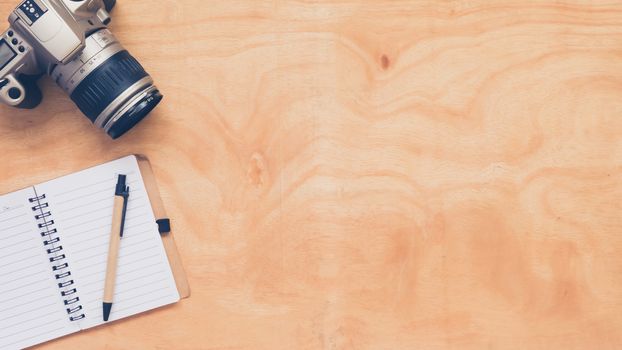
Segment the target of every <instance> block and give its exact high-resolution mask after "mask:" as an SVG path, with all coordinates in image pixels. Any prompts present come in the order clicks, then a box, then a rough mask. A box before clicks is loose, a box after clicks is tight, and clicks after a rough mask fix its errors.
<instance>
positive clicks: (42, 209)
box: [28, 191, 85, 321]
mask: <svg viewBox="0 0 622 350" xmlns="http://www.w3.org/2000/svg"><path fill="white" fill-rule="evenodd" d="M35 196H36V197H34V198H29V199H28V201H29V202H30V203H33V204H34V206H33V207H32V211H33V212H35V213H36V214H35V219H36V220H37V225H38V226H39V228H40V229H41V237H42V238H43V246H44V247H45V250H46V252H47V254H48V257H49V259H50V263H52V271H53V272H54V277H55V278H56V280H57V285H58V288H59V290H60V294H61V297H62V299H63V303H64V304H65V306H66V310H67V314H68V315H69V320H70V321H78V320H81V319H83V318H84V317H85V314H84V313H81V312H80V311H81V310H82V305H80V303H79V302H80V298H79V297H78V296H76V293H77V292H78V291H77V289H76V288H75V286H74V280H73V279H72V278H71V271H70V270H69V264H68V263H67V262H66V261H65V258H66V256H65V254H64V253H63V246H62V245H61V244H60V237H58V236H57V235H56V234H57V233H58V231H57V229H56V228H55V227H54V220H53V219H52V212H50V211H49V209H47V208H48V207H49V204H48V202H46V201H45V194H42V195H38V194H37V192H36V191H35Z"/></svg>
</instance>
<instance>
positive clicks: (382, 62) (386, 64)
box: [380, 55, 391, 70]
mask: <svg viewBox="0 0 622 350" xmlns="http://www.w3.org/2000/svg"><path fill="white" fill-rule="evenodd" d="M380 65H381V66H382V69H384V70H387V69H389V66H390V65H391V61H390V60H389V57H387V55H382V56H381V57H380Z"/></svg>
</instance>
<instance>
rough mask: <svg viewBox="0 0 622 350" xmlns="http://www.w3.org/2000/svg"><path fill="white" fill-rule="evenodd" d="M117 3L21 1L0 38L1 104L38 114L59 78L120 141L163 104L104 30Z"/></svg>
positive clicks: (102, 0) (144, 74) (89, 114)
mask: <svg viewBox="0 0 622 350" xmlns="http://www.w3.org/2000/svg"><path fill="white" fill-rule="evenodd" d="M115 2H116V0H24V1H23V2H22V3H21V4H20V5H19V6H18V7H17V8H16V9H15V10H14V11H13V12H12V13H11V15H10V16H9V24H10V27H9V29H7V30H6V31H5V32H4V33H3V34H2V35H0V101H2V102H3V103H5V104H7V105H9V106H13V107H17V108H28V109H30V108H34V107H36V106H37V105H38V104H39V103H40V102H41V99H42V95H41V90H40V89H39V87H38V86H37V80H38V79H39V78H40V77H41V76H42V75H44V74H47V75H49V76H50V77H52V79H54V81H55V82H56V84H58V85H59V86H60V87H61V88H62V89H63V90H65V92H66V93H67V94H68V95H69V96H70V98H71V100H72V101H73V102H74V103H75V104H76V105H77V106H78V108H79V109H80V110H81V111H82V113H84V115H86V117H87V118H89V119H90V120H91V122H93V123H94V124H95V125H96V126H98V127H100V128H102V129H104V131H106V133H108V135H110V137H112V138H113V139H116V138H117V137H119V136H121V135H123V134H124V133H125V132H126V131H128V130H129V129H131V128H132V127H134V126H135V125H136V124H137V123H138V122H140V121H141V120H142V119H143V118H145V117H146V116H147V114H149V112H151V110H153V108H155V106H156V105H157V104H158V103H159V102H160V101H161V100H162V94H160V92H159V91H158V89H157V88H156V87H155V85H154V84H153V79H152V78H151V76H149V74H147V72H145V70H144V69H143V67H142V66H141V65H140V63H138V61H137V60H136V59H135V58H134V57H132V55H130V53H129V52H128V51H127V50H125V49H124V48H123V46H121V44H120V43H119V41H117V39H116V38H115V37H114V36H113V35H112V33H111V32H110V30H108V29H107V27H106V26H107V25H108V23H110V14H109V13H110V11H111V10H112V8H113V7H114V5H115Z"/></svg>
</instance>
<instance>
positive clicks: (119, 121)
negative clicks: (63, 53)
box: [51, 29, 162, 139]
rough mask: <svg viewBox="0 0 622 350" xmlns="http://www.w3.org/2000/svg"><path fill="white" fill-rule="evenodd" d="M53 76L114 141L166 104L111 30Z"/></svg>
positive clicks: (90, 41)
mask: <svg viewBox="0 0 622 350" xmlns="http://www.w3.org/2000/svg"><path fill="white" fill-rule="evenodd" d="M102 44H105V45H102ZM51 75H52V77H53V78H54V79H55V80H56V82H57V84H58V85H60V86H61V87H62V88H64V89H65V91H66V92H67V93H68V94H69V96H70V97H71V99H72V100H73V101H74V102H75V104H76V105H77V106H78V108H79V109H80V110H81V111H82V113H84V115H86V116H87V117H88V118H89V119H90V120H91V121H92V122H93V123H94V124H95V125H96V126H98V127H100V128H102V129H104V131H106V132H107V133H108V135H110V137H112V138H113V139H116V138H118V137H120V136H122V135H123V134H125V133H126V132H127V131H128V130H130V129H131V128H133V127H134V126H135V125H136V124H138V123H139V122H140V121H141V120H143V119H144V118H145V117H146V116H147V115H148V114H149V112H151V111H152V110H153V109H154V108H155V107H156V105H157V104H158V103H159V102H160V101H161V100H162V94H160V92H159V91H158V89H157V88H156V87H155V86H154V85H153V80H152V79H151V77H150V76H149V74H147V72H146V71H145V69H144V68H143V67H142V66H141V65H140V63H139V62H138V61H137V60H136V59H135V58H134V57H133V56H132V55H131V54H130V53H129V52H128V51H127V50H125V49H124V48H123V47H122V46H121V44H119V42H118V41H117V40H116V39H115V38H114V36H112V34H111V33H110V31H108V30H107V29H104V30H101V31H99V32H96V33H94V34H93V35H91V36H89V37H87V39H86V46H85V48H84V50H83V52H82V54H81V55H80V56H79V57H78V58H77V59H75V60H74V61H72V62H70V63H68V64H66V65H58V66H56V67H55V68H54V70H53V71H52V73H51Z"/></svg>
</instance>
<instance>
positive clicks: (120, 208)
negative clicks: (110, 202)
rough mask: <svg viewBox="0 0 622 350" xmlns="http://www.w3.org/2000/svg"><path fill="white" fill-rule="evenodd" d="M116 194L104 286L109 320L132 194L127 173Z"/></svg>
mask: <svg viewBox="0 0 622 350" xmlns="http://www.w3.org/2000/svg"><path fill="white" fill-rule="evenodd" d="M114 196H115V197H114V206H113V212H112V228H111V230H110V245H109V246H108V265H107V267H106V282H105V286H104V300H103V308H104V309H103V311H104V321H108V318H109V317H110V311H111V310H112V301H113V300H112V299H113V295H114V286H115V280H116V277H117V260H118V259H119V246H120V245H121V238H122V237H123V228H124V226H125V212H126V211H127V201H128V198H129V196H130V188H129V187H128V186H126V175H119V177H118V179H117V186H116V188H115V191H114Z"/></svg>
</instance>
